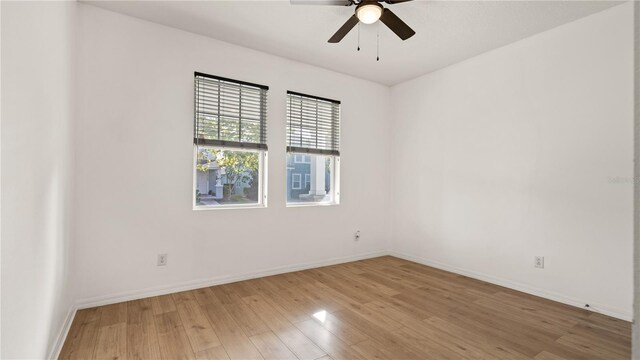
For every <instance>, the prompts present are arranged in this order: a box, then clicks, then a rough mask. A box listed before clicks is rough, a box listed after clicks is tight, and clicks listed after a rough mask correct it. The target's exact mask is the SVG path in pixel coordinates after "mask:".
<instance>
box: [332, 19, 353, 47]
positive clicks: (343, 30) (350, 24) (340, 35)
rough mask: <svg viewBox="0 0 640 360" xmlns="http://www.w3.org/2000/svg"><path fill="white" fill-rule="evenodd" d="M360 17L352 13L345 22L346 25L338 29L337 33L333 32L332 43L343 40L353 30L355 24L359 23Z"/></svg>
mask: <svg viewBox="0 0 640 360" xmlns="http://www.w3.org/2000/svg"><path fill="white" fill-rule="evenodd" d="M358 21H360V20H358V17H357V16H355V15H352V16H351V17H350V18H349V20H347V22H346V23H344V25H342V27H341V28H340V29H338V31H336V33H335V34H333V36H332V37H331V39H329V42H330V43H338V42H340V40H342V38H344V37H345V36H346V35H347V34H348V33H349V31H351V29H353V27H354V26H356V25H357V24H358Z"/></svg>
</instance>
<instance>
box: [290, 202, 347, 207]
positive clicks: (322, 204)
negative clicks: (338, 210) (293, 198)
mask: <svg viewBox="0 0 640 360" xmlns="http://www.w3.org/2000/svg"><path fill="white" fill-rule="evenodd" d="M336 205H340V203H338V202H326V203H287V207H288V208H297V207H317V206H336Z"/></svg>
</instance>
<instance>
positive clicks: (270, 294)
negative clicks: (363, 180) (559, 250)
mask: <svg viewBox="0 0 640 360" xmlns="http://www.w3.org/2000/svg"><path fill="white" fill-rule="evenodd" d="M630 349H631V324H630V323H628V322H625V321H621V320H617V319H614V318H611V317H607V316H604V315H600V314H597V313H592V312H589V311H586V310H581V309H578V308H574V307H571V306H567V305H562V304H559V303H556V302H553V301H549V300H545V299H541V298H538V297H535V296H531V295H527V294H524V293H520V292H517V291H514V290H510V289H507V288H503V287H499V286H495V285H491V284H488V283H484V282H481V281H477V280H473V279H470V278H467V277H463V276H459V275H456V274H452V273H448V272H445V271H441V270H437V269H433V268H430V267H427V266H422V265H419V264H416V263H412V262H408V261H404V260H400V259H397V258H394V257H389V256H385V257H380V258H375V259H370V260H363V261H357V262H352V263H348V264H342V265H336V266H329V267H323V268H318V269H313V270H305V271H299V272H293V273H288V274H283V275H277V276H270V277H265V278H260V279H255V280H248V281H242V282H237V283H233V284H227V285H221V286H214V287H209V288H203V289H198V290H193V291H186V292H181V293H176V294H172V295H165V296H158V297H153V298H147V299H142V300H135V301H129V302H125V303H120V304H114V305H107V306H101V307H98V308H92V309H85V310H80V311H78V313H77V315H76V318H75V319H74V321H73V324H72V326H71V330H70V332H69V335H68V337H67V339H66V342H65V344H64V347H63V349H62V353H61V355H60V358H62V359H90V358H93V359H242V360H246V359H307V360H314V359H322V360H329V359H334V360H338V359H515V360H517V359H532V358H533V359H538V360H557V359H603V360H614V359H629V358H630V351H631V350H630Z"/></svg>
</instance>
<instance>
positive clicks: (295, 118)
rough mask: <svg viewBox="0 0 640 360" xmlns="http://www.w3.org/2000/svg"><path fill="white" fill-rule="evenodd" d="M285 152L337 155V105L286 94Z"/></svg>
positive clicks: (314, 97)
mask: <svg viewBox="0 0 640 360" xmlns="http://www.w3.org/2000/svg"><path fill="white" fill-rule="evenodd" d="M287 151H288V152H297V153H310V154H319V155H338V156H339V155H340V102H339V101H337V100H331V99H326V98H321V97H317V96H312V95H306V94H301V93H296V92H293V91H287Z"/></svg>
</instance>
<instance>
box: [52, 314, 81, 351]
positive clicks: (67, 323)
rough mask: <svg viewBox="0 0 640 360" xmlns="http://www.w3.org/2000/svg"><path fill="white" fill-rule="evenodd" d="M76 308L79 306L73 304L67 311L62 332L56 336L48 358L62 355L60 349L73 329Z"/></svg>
mask: <svg viewBox="0 0 640 360" xmlns="http://www.w3.org/2000/svg"><path fill="white" fill-rule="evenodd" d="M76 310H77V308H76V307H75V306H74V305H72V306H71V307H70V308H69V311H67V316H66V317H65V319H64V323H63V324H62V328H60V332H59V333H58V336H57V337H56V341H55V342H54V343H53V347H52V348H51V352H50V353H49V357H48V358H47V359H57V358H58V357H59V356H60V351H62V346H63V345H64V341H65V340H66V339H67V335H68V334H69V329H71V323H73V319H74V318H75V317H76Z"/></svg>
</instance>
